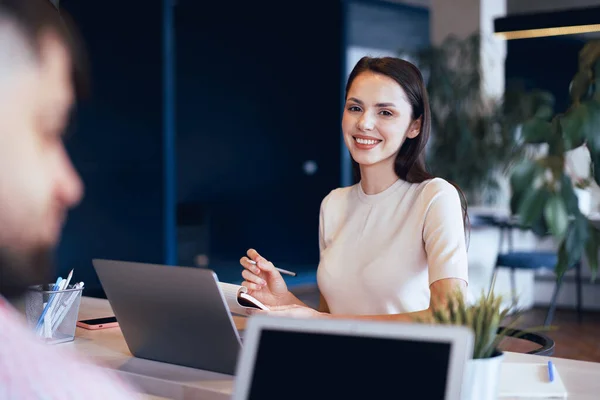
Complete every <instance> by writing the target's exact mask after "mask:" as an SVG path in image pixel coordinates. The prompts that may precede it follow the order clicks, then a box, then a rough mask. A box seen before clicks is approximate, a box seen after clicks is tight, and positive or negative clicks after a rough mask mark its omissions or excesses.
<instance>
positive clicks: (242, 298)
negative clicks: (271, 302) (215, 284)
mask: <svg viewBox="0 0 600 400" xmlns="http://www.w3.org/2000/svg"><path fill="white" fill-rule="evenodd" d="M219 286H220V287H221V291H222V292H223V295H224V296H225V301H226V302H227V306H228V307H229V310H230V311H231V312H232V313H235V314H240V315H248V310H249V309H261V310H268V309H269V308H268V307H267V306H265V305H264V304H263V303H261V302H260V301H258V300H257V299H255V298H254V297H252V296H250V295H249V294H248V288H247V287H246V286H240V285H234V284H233V283H225V282H219Z"/></svg>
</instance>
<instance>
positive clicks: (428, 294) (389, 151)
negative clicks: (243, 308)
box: [241, 57, 468, 321]
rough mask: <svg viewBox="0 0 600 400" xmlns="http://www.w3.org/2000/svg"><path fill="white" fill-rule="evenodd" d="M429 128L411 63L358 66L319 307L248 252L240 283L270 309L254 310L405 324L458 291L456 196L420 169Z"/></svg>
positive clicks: (463, 263)
mask: <svg viewBox="0 0 600 400" xmlns="http://www.w3.org/2000/svg"><path fill="white" fill-rule="evenodd" d="M430 126H431V119H430V112H429V103H428V98H427V91H426V89H425V85H424V83H423V77H422V75H421V73H420V71H419V70H418V69H417V68H416V67H415V66H414V65H413V64H411V63H409V62H407V61H405V60H402V59H398V58H391V57H384V58H370V57H363V58H362V59H361V60H360V61H359V62H358V63H357V64H356V66H355V67H354V69H353V70H352V72H351V74H350V76H349V78H348V83H347V86H346V104H345V108H344V115H343V119H342V130H343V135H344V142H345V144H346V146H347V148H348V150H349V152H350V154H351V156H352V159H353V162H354V167H355V174H356V177H357V178H358V179H357V180H358V182H357V183H356V184H355V185H353V186H350V187H345V188H339V189H335V190H333V191H331V192H330V193H329V194H328V195H327V196H326V197H325V199H323V201H322V204H321V212H320V231H319V245H320V263H319V267H318V270H317V279H318V286H319V290H320V292H321V304H320V306H319V310H318V311H317V310H313V309H311V308H308V307H306V305H305V304H303V303H302V302H301V301H300V300H298V299H297V298H296V297H295V296H294V295H293V294H291V293H290V292H289V291H288V289H287V287H286V284H285V282H284V281H283V279H282V277H281V275H280V274H279V272H278V271H277V270H276V268H275V267H274V266H273V264H272V263H270V262H268V261H267V260H266V259H265V258H264V257H262V256H260V255H259V254H258V253H257V252H256V251H255V250H253V249H251V250H249V251H248V254H247V257H243V258H242V259H241V264H242V265H243V266H244V267H245V270H244V271H243V272H242V275H243V277H244V278H245V281H244V283H243V284H244V285H245V286H247V287H248V288H249V289H250V294H251V295H252V296H254V297H257V298H258V299H259V300H260V301H262V302H263V303H264V304H266V305H268V306H270V307H271V310H270V311H259V312H270V313H276V314H281V315H288V316H297V317H328V318H348V317H351V318H359V319H383V320H398V321H412V320H414V319H415V318H421V317H425V316H427V315H428V314H429V313H430V312H431V309H432V308H434V307H435V308H438V307H439V306H443V305H444V303H445V300H446V299H447V298H448V296H449V295H450V294H451V293H452V292H455V291H463V292H464V291H465V290H466V287H467V276H468V274H467V252H466V243H465V226H464V214H463V212H462V209H461V208H462V207H461V199H460V195H459V192H460V191H459V190H457V188H455V187H454V186H453V185H451V184H450V183H448V182H447V181H445V180H443V179H440V178H435V177H433V176H431V175H430V174H429V173H428V172H427V170H426V168H425V162H424V159H425V152H424V149H425V146H426V144H427V140H428V138H429V133H430V132H429V131H430ZM250 261H254V262H256V264H253V263H252V262H250Z"/></svg>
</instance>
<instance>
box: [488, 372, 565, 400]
mask: <svg viewBox="0 0 600 400" xmlns="http://www.w3.org/2000/svg"><path fill="white" fill-rule="evenodd" d="M498 386H499V393H498V398H500V399H504V400H506V399H524V398H525V399H566V398H567V389H566V388H565V385H564V384H563V381H562V379H561V378H560V371H559V369H558V368H556V365H554V380H553V381H552V382H550V381H549V379H548V364H545V363H535V364H523V363H503V364H502V367H501V370H500V381H499V385H498Z"/></svg>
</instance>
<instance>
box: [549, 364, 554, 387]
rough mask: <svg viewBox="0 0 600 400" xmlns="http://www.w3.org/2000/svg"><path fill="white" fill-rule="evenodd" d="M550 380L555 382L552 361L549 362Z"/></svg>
mask: <svg viewBox="0 0 600 400" xmlns="http://www.w3.org/2000/svg"><path fill="white" fill-rule="evenodd" d="M548 380H549V381H550V382H554V365H552V361H548Z"/></svg>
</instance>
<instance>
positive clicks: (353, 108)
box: [348, 106, 360, 112]
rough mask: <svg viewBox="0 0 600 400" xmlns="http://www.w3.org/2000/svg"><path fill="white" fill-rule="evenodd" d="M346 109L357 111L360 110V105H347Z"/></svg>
mask: <svg viewBox="0 0 600 400" xmlns="http://www.w3.org/2000/svg"><path fill="white" fill-rule="evenodd" d="M348 111H353V112H358V111H360V107H357V106H350V107H348Z"/></svg>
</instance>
